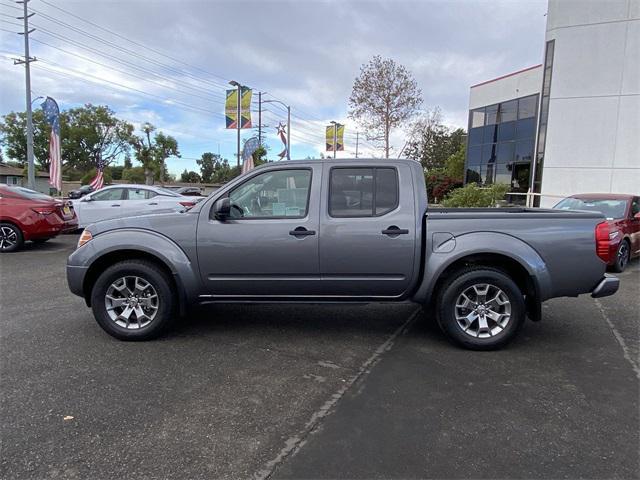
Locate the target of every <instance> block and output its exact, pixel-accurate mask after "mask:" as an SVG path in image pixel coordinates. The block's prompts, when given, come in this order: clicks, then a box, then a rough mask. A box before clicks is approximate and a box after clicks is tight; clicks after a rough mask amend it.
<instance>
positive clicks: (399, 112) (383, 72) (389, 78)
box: [349, 55, 422, 158]
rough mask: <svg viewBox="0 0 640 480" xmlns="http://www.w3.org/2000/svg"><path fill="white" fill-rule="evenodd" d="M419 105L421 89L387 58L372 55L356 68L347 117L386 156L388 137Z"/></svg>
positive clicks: (387, 154)
mask: <svg viewBox="0 0 640 480" xmlns="http://www.w3.org/2000/svg"><path fill="white" fill-rule="evenodd" d="M421 104H422V91H421V90H420V89H419V88H418V84H417V83H416V81H415V79H414V78H413V75H412V74H411V73H410V72H409V71H408V70H407V69H406V68H405V67H404V66H402V65H400V64H397V63H396V62H395V61H393V60H392V59H390V58H382V57H381V56H379V55H375V56H374V57H373V58H372V59H371V60H370V61H369V63H368V64H366V65H363V66H362V67H361V68H360V75H359V76H358V77H357V78H356V79H355V82H354V83H353V89H352V91H351V96H350V97H349V118H352V119H354V120H355V121H356V122H357V123H358V124H359V125H360V126H361V127H362V129H363V130H364V132H365V136H366V137H367V139H368V140H371V141H373V142H376V143H379V144H381V145H382V146H383V148H384V156H385V158H389V152H390V150H391V145H390V144H389V136H390V135H391V131H392V130H393V129H394V128H397V127H399V126H400V125H402V124H403V123H404V122H406V121H408V120H410V119H411V118H412V117H413V116H414V115H415V113H416V112H417V110H418V108H419V107H420V105H421Z"/></svg>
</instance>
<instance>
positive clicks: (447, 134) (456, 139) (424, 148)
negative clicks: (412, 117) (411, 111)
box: [405, 107, 466, 171]
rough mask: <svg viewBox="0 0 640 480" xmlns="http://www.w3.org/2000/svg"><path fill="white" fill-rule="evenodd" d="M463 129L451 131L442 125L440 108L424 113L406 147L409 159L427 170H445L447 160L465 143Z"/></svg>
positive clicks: (413, 128) (415, 124)
mask: <svg viewBox="0 0 640 480" xmlns="http://www.w3.org/2000/svg"><path fill="white" fill-rule="evenodd" d="M465 137H466V133H465V131H464V130H463V129H461V128H458V129H456V130H453V131H452V130H450V129H449V128H447V127H446V126H445V125H443V124H442V114H441V113H440V109H439V108H437V107H436V108H435V109H433V110H430V111H426V112H425V113H423V114H422V115H421V116H420V117H419V118H418V119H417V120H416V121H415V122H414V123H413V125H412V127H411V129H410V132H409V138H408V140H407V143H406V146H405V155H406V156H407V158H412V159H414V160H418V161H419V162H420V163H422V166H423V167H424V169H425V170H427V171H430V170H433V169H439V168H444V167H445V165H446V162H447V159H449V157H451V155H453V154H455V153H457V152H458V151H459V150H460V148H461V147H462V146H463V145H464V143H465Z"/></svg>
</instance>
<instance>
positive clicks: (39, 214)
mask: <svg viewBox="0 0 640 480" xmlns="http://www.w3.org/2000/svg"><path fill="white" fill-rule="evenodd" d="M77 228H78V219H77V217H76V214H75V212H74V210H73V207H72V205H70V203H69V202H62V201H60V200H56V199H55V198H52V197H50V196H49V195H45V194H43V193H40V192H36V191H34V190H29V189H28V188H23V187H16V186H8V185H0V252H13V251H16V250H18V249H20V247H22V245H23V244H24V242H25V241H29V240H30V241H32V242H36V243H42V242H46V241H47V240H49V239H50V238H53V237H55V236H56V235H58V234H60V233H62V232H66V231H72V230H76V229H77Z"/></svg>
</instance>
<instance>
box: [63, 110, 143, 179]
mask: <svg viewBox="0 0 640 480" xmlns="http://www.w3.org/2000/svg"><path fill="white" fill-rule="evenodd" d="M61 117H63V118H64V122H61V125H60V127H61V128H60V130H61V131H60V136H61V149H62V158H63V160H64V161H65V165H66V167H67V168H72V169H77V170H80V171H83V172H86V171H88V170H90V169H91V168H93V167H96V166H97V165H98V161H99V160H102V161H103V162H104V163H105V164H107V165H109V164H110V163H112V162H114V161H115V160H117V159H118V158H120V157H122V156H124V155H127V154H128V152H129V148H130V145H131V140H132V138H133V125H131V124H130V123H128V122H125V121H124V120H120V119H118V118H117V117H116V116H115V114H114V112H113V110H111V109H110V108H109V107H107V106H106V105H92V104H90V103H88V104H86V105H84V106H82V107H77V108H72V109H70V110H67V111H65V112H63V114H61Z"/></svg>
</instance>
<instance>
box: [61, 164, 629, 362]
mask: <svg viewBox="0 0 640 480" xmlns="http://www.w3.org/2000/svg"><path fill="white" fill-rule="evenodd" d="M608 255H609V227H608V224H607V222H606V221H605V219H604V218H603V217H602V216H601V215H599V214H597V213H590V212H572V211H561V210H540V209H526V208H504V209H435V208H434V209H429V208H428V207H427V195H426V189H425V180H424V174H423V170H422V167H421V166H420V164H419V163H417V162H414V161H410V160H381V159H368V160H363V159H357V160H344V159H340V160H326V159H324V160H307V161H290V162H278V163H269V164H267V165H264V166H262V167H259V168H256V169H255V170H252V171H251V172H249V173H247V174H245V175H243V176H241V177H238V178H236V179H235V180H234V181H232V182H230V183H229V184H228V185H225V186H224V187H223V188H221V189H220V190H218V191H217V192H215V193H214V194H212V195H211V196H209V197H208V198H207V199H206V200H204V201H202V202H200V203H199V204H198V205H196V206H195V207H193V208H191V209H190V210H187V211H184V212H181V213H178V212H170V213H160V214H158V213H156V214H148V215H139V216H133V217H128V218H120V219H113V220H107V221H103V222H99V223H95V224H93V225H90V226H89V227H88V228H87V229H85V231H84V232H83V233H82V235H81V237H80V240H79V242H78V248H77V250H76V251H74V252H73V253H72V254H71V256H70V257H69V260H68V264H67V279H68V282H69V287H70V289H71V291H72V292H73V293H75V294H77V295H80V296H82V297H84V299H85V300H86V303H87V306H90V307H91V308H92V309H93V313H94V316H95V318H96V320H97V321H98V323H99V324H100V326H101V327H102V328H103V329H104V330H105V331H107V332H108V333H109V334H111V335H113V336H114V337H117V338H119V339H122V340H143V339H149V338H153V337H155V336H157V335H159V334H160V333H161V332H163V331H164V330H165V329H166V328H167V327H168V326H169V325H170V324H171V323H172V322H173V321H174V320H175V319H176V318H180V317H181V316H183V315H185V314H186V313H187V312H188V310H189V307H191V306H193V305H196V304H204V303H211V302H245V303H258V302H289V303H290V302H307V303H325V302H326V303H336V302H344V303H370V302H415V303H417V304H421V305H423V306H425V307H427V309H428V311H430V312H432V313H433V316H434V317H435V318H436V319H437V321H438V323H439V325H440V327H441V328H442V330H443V332H444V333H445V334H446V335H447V337H449V338H450V339H451V340H453V341H454V342H456V343H458V344H460V345H462V346H464V347H467V348H472V349H483V350H487V349H495V348H499V347H501V346H503V345H504V344H506V343H507V342H508V341H509V340H511V339H512V338H513V337H514V336H515V335H516V333H517V332H518V329H519V328H520V326H521V325H522V324H523V322H524V320H525V318H526V317H527V316H528V317H529V318H531V319H532V320H539V319H540V316H541V307H540V305H541V302H543V301H545V300H548V299H550V298H553V297H560V296H577V295H579V294H583V293H590V294H591V295H592V296H593V297H602V296H606V295H612V294H613V293H615V292H616V291H617V289H618V279H617V278H616V277H613V276H609V275H606V274H605V267H606V262H607V261H608Z"/></svg>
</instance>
